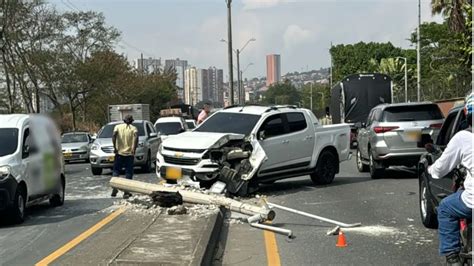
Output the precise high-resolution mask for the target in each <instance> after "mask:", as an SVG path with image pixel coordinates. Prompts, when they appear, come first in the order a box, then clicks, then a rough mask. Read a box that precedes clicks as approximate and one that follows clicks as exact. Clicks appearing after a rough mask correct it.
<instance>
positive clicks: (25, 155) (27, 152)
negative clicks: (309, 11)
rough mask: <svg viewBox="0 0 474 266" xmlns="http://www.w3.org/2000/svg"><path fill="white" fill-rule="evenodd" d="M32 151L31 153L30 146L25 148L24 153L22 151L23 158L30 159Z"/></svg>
mask: <svg viewBox="0 0 474 266" xmlns="http://www.w3.org/2000/svg"><path fill="white" fill-rule="evenodd" d="M30 151H31V149H30V146H28V145H27V146H25V147H23V151H22V153H23V158H26V157H28V156H29V155H30Z"/></svg>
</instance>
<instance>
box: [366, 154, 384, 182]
mask: <svg viewBox="0 0 474 266" xmlns="http://www.w3.org/2000/svg"><path fill="white" fill-rule="evenodd" d="M369 170H370V177H371V178H372V179H379V178H381V177H382V176H383V173H384V172H385V169H384V168H383V167H377V162H376V161H375V159H374V156H373V155H372V151H370V150H369Z"/></svg>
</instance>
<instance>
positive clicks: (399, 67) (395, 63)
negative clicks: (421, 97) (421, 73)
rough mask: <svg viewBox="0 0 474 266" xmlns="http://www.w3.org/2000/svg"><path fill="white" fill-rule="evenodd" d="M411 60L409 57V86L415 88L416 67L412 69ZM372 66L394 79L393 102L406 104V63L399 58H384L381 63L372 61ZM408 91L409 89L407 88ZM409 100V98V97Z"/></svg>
mask: <svg viewBox="0 0 474 266" xmlns="http://www.w3.org/2000/svg"><path fill="white" fill-rule="evenodd" d="M408 63H409V58H408V57H407V76H408V84H407V85H411V86H407V87H411V88H414V82H413V81H414V78H412V79H410V77H414V69H415V66H414V65H412V67H410V65H409V64H408ZM371 64H373V65H374V67H375V69H376V72H378V73H382V74H386V75H388V76H389V77H390V78H392V84H393V86H392V90H393V97H394V99H393V101H394V102H404V101H405V62H404V61H403V60H400V59H397V58H383V59H382V60H380V62H377V61H375V60H371ZM407 91H408V88H407ZM408 98H409V97H408Z"/></svg>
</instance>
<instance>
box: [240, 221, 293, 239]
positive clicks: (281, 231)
mask: <svg viewBox="0 0 474 266" xmlns="http://www.w3.org/2000/svg"><path fill="white" fill-rule="evenodd" d="M249 224H250V226H252V227H255V228H259V229H263V230H267V231H272V232H275V233H278V234H282V235H285V236H287V237H289V238H294V237H293V232H292V231H291V230H288V229H284V228H279V227H275V226H270V225H265V224H260V223H249Z"/></svg>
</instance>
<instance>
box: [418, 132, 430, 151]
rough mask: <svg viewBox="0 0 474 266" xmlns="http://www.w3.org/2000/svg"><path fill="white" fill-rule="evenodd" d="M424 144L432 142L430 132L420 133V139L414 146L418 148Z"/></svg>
mask: <svg viewBox="0 0 474 266" xmlns="http://www.w3.org/2000/svg"><path fill="white" fill-rule="evenodd" d="M426 144H433V139H432V138H431V135H430V134H422V135H421V140H420V141H418V143H417V144H416V146H417V147H418V148H425V147H426Z"/></svg>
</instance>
